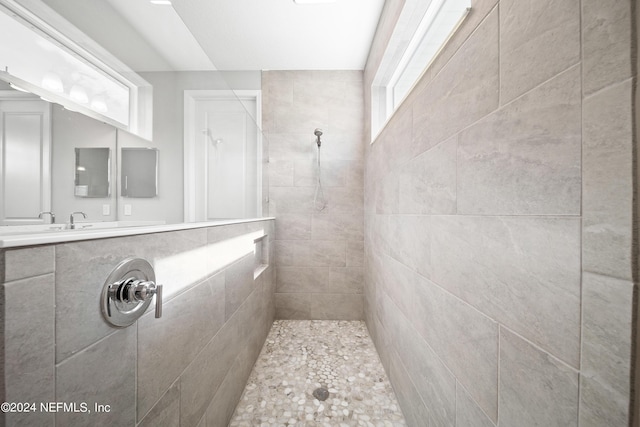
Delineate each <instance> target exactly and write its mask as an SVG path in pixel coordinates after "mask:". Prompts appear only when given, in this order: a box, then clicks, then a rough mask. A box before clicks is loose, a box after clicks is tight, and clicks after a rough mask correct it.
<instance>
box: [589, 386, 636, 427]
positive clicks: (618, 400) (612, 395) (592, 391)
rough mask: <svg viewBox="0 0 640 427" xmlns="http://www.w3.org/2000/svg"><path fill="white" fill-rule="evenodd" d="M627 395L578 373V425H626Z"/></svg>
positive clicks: (598, 426) (627, 420)
mask: <svg viewBox="0 0 640 427" xmlns="http://www.w3.org/2000/svg"><path fill="white" fill-rule="evenodd" d="M629 406H630V405H629V396H628V395H623V394H620V393H618V392H617V391H616V390H612V389H611V388H610V387H609V386H608V385H606V384H603V383H601V382H599V381H598V380H597V379H596V378H592V377H589V376H586V375H580V414H579V416H578V422H579V424H578V425H579V426H580V427H602V426H628V425H630V424H629V421H630V419H631V414H630V410H629Z"/></svg>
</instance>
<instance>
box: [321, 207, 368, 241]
mask: <svg viewBox="0 0 640 427" xmlns="http://www.w3.org/2000/svg"><path fill="white" fill-rule="evenodd" d="M311 238H312V239H313V240H350V241H361V240H362V239H364V217H363V215H353V214H351V213H335V214H331V213H328V214H322V213H320V214H314V215H313V216H312V221H311Z"/></svg>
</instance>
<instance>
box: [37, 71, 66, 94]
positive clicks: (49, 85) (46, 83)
mask: <svg viewBox="0 0 640 427" xmlns="http://www.w3.org/2000/svg"><path fill="white" fill-rule="evenodd" d="M42 87H43V88H45V89H46V90H48V91H50V92H53V93H62V92H64V86H63V85H62V80H61V79H60V76H59V75H57V74H56V73H54V72H52V71H49V72H48V73H46V74H45V75H44V77H43V78H42Z"/></svg>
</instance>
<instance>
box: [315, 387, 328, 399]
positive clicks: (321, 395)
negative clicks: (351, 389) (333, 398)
mask: <svg viewBox="0 0 640 427" xmlns="http://www.w3.org/2000/svg"><path fill="white" fill-rule="evenodd" d="M313 397H315V398H316V399H318V400H320V401H325V400H327V398H328V397H329V390H327V389H326V388H324V387H320V388H317V389H315V390H313Z"/></svg>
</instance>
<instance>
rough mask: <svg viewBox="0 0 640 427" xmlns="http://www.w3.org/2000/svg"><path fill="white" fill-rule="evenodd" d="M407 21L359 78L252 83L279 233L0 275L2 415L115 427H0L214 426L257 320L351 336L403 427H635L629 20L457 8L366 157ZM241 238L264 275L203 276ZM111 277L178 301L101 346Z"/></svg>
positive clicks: (87, 256) (209, 239) (272, 225)
mask: <svg viewBox="0 0 640 427" xmlns="http://www.w3.org/2000/svg"><path fill="white" fill-rule="evenodd" d="M402 3H403V2H399V1H387V2H386V4H385V8H384V10H383V15H382V17H381V20H380V23H379V26H378V31H377V34H376V37H375V39H374V41H373V45H372V49H371V52H370V55H369V60H368V63H367V66H366V68H365V70H364V71H265V72H263V73H262V91H263V123H262V129H263V132H264V135H265V137H266V138H265V141H264V144H265V154H267V156H266V158H268V159H269V161H268V163H267V164H266V165H265V173H266V174H267V175H266V178H265V182H267V181H268V187H267V188H268V199H269V200H268V212H264V214H265V215H269V216H273V217H275V220H263V221H254V222H249V223H246V224H237V225H229V226H218V227H209V228H202V229H197V230H182V231H175V232H169V233H156V234H150V235H144V236H133V237H118V238H113V239H102V240H96V241H87V242H70V243H64V244H55V245H44V246H34V247H27V248H23V249H10V250H3V251H2V253H1V258H0V273H1V274H2V283H3V286H2V292H3V293H2V310H3V316H2V326H3V328H2V331H3V337H2V339H3V343H4V345H3V365H2V366H3V392H4V400H6V401H19V400H24V401H70V402H72V401H79V400H91V401H92V402H93V401H96V402H98V403H108V404H110V405H113V406H114V407H117V408H118V411H117V412H116V411H114V412H110V413H104V414H100V415H96V414H91V416H89V415H87V414H83V413H73V414H69V413H58V414H55V413H50V414H43V413H38V414H15V413H14V414H11V413H10V414H5V415H4V419H3V420H4V422H5V424H6V425H8V426H10V425H34V426H42V425H54V421H55V425H58V426H60V425H62V426H64V425H92V426H95V425H105V426H107V425H108V426H115V425H118V426H119V425H123V426H135V425H144V426H164V425H167V426H178V425H179V426H183V427H184V426H199V427H201V426H219V425H220V426H224V425H226V424H227V423H228V422H229V420H230V419H231V416H232V413H233V411H234V408H235V405H236V403H237V402H238V400H239V399H240V396H241V394H242V391H243V388H244V386H245V382H246V381H247V379H248V378H249V374H250V372H251V368H252V366H253V365H254V363H255V361H256V359H257V358H258V354H259V352H260V349H261V348H262V346H263V344H264V342H265V338H266V336H267V333H268V332H269V329H270V327H271V324H272V322H273V319H274V318H275V319H306V320H311V319H331V320H364V321H365V322H366V326H367V329H368V331H369V334H370V335H371V338H372V339H373V341H374V343H375V346H376V349H377V352H378V355H379V358H380V361H381V362H382V365H383V366H384V369H385V371H386V374H387V376H388V377H389V380H390V382H391V385H392V386H393V389H394V391H395V394H396V397H397V399H398V402H399V404H400V407H401V409H402V411H403V413H404V417H405V418H406V421H407V424H408V425H410V426H460V427H462V426H487V427H490V426H503V427H504V426H518V427H522V426H534V425H538V426H539V425H543V426H580V427H586V426H628V425H631V424H632V422H635V423H637V419H638V417H637V415H636V416H635V417H634V414H633V410H634V408H635V406H637V405H636V402H635V399H636V398H635V397H634V395H633V394H634V393H633V392H632V390H633V388H634V387H633V383H634V375H635V374H636V372H635V368H634V365H635V363H636V360H635V359H634V358H635V354H636V349H635V347H636V344H635V343H636V333H637V332H636V331H637V327H636V322H637V313H636V310H637V289H636V285H635V281H636V280H637V225H636V224H637V206H636V204H637V200H636V199H635V198H636V195H635V192H636V191H637V189H636V186H637V184H636V182H635V180H636V179H637V178H636V173H637V171H636V168H637V165H636V163H637V159H636V156H637V152H636V147H635V144H636V138H637V133H638V128H637V126H638V125H637V123H638V115H637V107H636V105H637V102H638V98H637V92H636V91H637V89H636V85H637V69H638V64H637V63H636V61H637V58H638V55H637V48H638V44H639V43H638V42H637V37H638V33H637V22H638V19H637V14H638V13H640V10H639V9H638V7H637V6H636V4H635V2H634V1H632V0H621V1H616V2H614V1H605V2H602V1H596V0H564V1H552V0H544V1H539V2H524V1H518V0H476V1H472V7H473V9H472V11H471V12H470V14H469V16H468V17H467V19H466V21H465V22H464V23H463V25H462V26H461V27H460V28H459V30H458V32H457V33H456V34H455V35H454V36H453V38H452V39H451V40H450V42H449V44H448V45H447V47H446V48H445V49H444V50H443V51H442V52H441V53H440V55H439V56H438V57H437V58H436V59H435V61H434V62H433V63H432V64H431V66H430V68H429V69H428V71H427V72H426V74H425V75H424V76H423V77H422V78H421V80H420V81H419V82H418V83H417V85H416V87H414V89H413V90H412V91H411V93H410V94H409V96H408V98H407V99H406V100H405V101H404V102H403V104H402V105H401V106H400V108H399V110H398V111H397V112H396V114H395V115H394V116H393V117H392V118H391V119H390V121H389V122H388V123H387V125H386V126H385V127H384V129H383V130H382V132H381V133H380V135H378V136H377V137H376V138H375V142H374V143H373V144H370V141H371V139H372V138H371V135H370V130H369V129H370V123H369V117H370V116H371V115H370V109H371V99H370V98H371V95H370V91H369V88H370V86H371V82H372V80H373V76H374V74H375V72H376V70H377V68H378V66H379V64H380V61H381V57H382V54H383V51H384V48H385V45H386V42H387V41H388V38H389V36H390V31H391V29H392V26H393V24H394V19H395V18H396V17H397V16H398V12H399V8H401V7H402ZM315 128H322V129H323V132H324V133H323V145H322V148H321V149H320V150H321V156H322V165H323V179H324V186H325V187H324V191H325V195H326V197H327V201H328V204H327V208H326V209H324V210H322V211H318V210H317V209H316V208H315V207H314V205H313V198H314V191H315V187H314V185H315V182H314V173H315V169H314V166H315V163H314V162H315V159H316V157H315V156H316V155H317V150H318V149H317V147H316V145H315V143H314V136H313V130H314V129H315ZM265 195H267V194H265ZM256 230H264V231H265V233H267V234H268V235H269V238H268V242H269V246H270V248H271V250H270V251H269V264H270V267H269V268H268V269H267V270H265V271H264V272H262V274H261V275H259V276H257V277H254V275H253V272H254V267H255V265H254V263H255V260H254V259H253V258H251V257H246V258H243V259H240V260H238V261H237V262H236V263H234V264H231V265H229V266H227V267H225V268H224V269H222V270H216V269H215V268H214V267H211V266H210V260H209V259H208V258H207V253H211V252H210V251H211V250H212V249H211V248H212V247H213V246H214V245H215V244H216V243H219V242H220V241H224V240H225V239H228V238H231V237H235V236H238V235H242V234H244V233H247V232H254V231H256ZM208 251H209V252H208ZM126 255H136V256H142V257H145V258H148V259H157V260H166V261H165V264H164V265H165V270H164V272H165V274H167V275H168V276H169V277H171V278H172V279H175V280H176V281H177V282H184V284H185V286H188V287H189V288H188V290H187V291H186V292H183V293H180V294H179V295H175V296H173V297H172V298H169V299H168V300H167V302H166V307H165V312H164V314H163V316H164V317H163V318H162V319H160V320H158V319H152V314H151V313H147V314H146V315H145V317H143V318H142V319H141V320H140V321H139V322H138V323H137V325H135V326H134V327H133V328H127V329H122V330H113V329H109V328H108V327H107V326H106V325H105V324H104V323H103V322H102V321H101V318H99V317H98V315H96V313H97V311H96V310H98V307H97V306H91V304H92V302H93V299H92V298H93V297H94V296H93V294H91V292H90V291H87V289H89V288H90V287H91V286H96V284H97V285H102V282H103V281H104V277H106V275H107V274H108V271H109V270H110V269H111V268H112V267H113V265H115V264H116V263H117V262H118V261H119V260H120V259H121V258H122V257H123V256H126ZM185 260H188V262H185ZM25 301H28V304H25ZM194 304H195V305H194ZM94 305H95V304H94ZM24 307H26V309H25V308H24ZM152 320H153V321H152ZM309 425H311V424H309Z"/></svg>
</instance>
